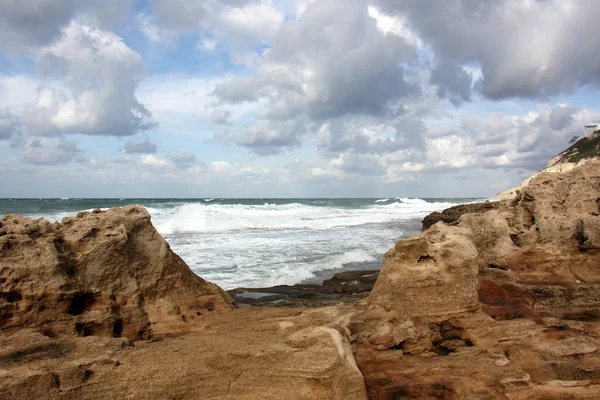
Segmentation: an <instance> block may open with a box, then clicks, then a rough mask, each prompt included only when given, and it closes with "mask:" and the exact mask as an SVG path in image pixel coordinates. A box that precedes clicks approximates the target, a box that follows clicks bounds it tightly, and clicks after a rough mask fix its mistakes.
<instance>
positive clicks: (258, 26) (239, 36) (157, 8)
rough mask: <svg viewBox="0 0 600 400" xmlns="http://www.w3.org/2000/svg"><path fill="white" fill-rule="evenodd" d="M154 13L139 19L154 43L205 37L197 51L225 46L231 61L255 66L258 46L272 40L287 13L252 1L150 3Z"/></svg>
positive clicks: (171, 0) (158, 0)
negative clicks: (184, 37)
mask: <svg viewBox="0 0 600 400" xmlns="http://www.w3.org/2000/svg"><path fill="white" fill-rule="evenodd" d="M150 5H151V10H152V12H151V13H149V14H142V15H141V16H140V17H139V22H140V26H141V30H142V31H143V32H144V33H145V34H146V36H147V37H149V38H150V39H152V40H154V41H161V40H164V41H167V42H171V43H172V42H174V41H175V39H176V38H177V37H178V36H180V35H182V34H186V33H196V34H199V35H201V36H203V37H202V38H201V39H199V41H198V44H197V46H196V48H197V49H198V50H200V51H213V50H214V49H215V48H217V46H218V45H219V44H222V45H223V46H224V47H226V48H227V49H228V51H229V57H230V60H231V62H233V63H234V64H240V65H242V64H243V65H248V66H251V65H255V64H257V63H259V62H260V57H261V54H260V52H257V46H258V47H260V46H261V45H265V44H268V43H270V39H271V38H272V37H273V36H274V34H275V33H276V32H277V31H278V29H279V26H281V24H282V23H283V21H284V19H285V17H284V14H283V13H282V12H280V11H278V10H277V9H276V8H274V7H273V6H272V5H271V4H270V2H268V1H252V0H220V1H211V0H209V1H195V0H151V2H150Z"/></svg>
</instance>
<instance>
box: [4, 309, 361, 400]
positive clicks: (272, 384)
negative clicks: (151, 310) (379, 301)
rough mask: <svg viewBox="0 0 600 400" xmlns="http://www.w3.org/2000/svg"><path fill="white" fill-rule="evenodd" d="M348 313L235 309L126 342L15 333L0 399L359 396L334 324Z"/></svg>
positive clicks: (355, 399)
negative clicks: (190, 328) (184, 328)
mask: <svg viewBox="0 0 600 400" xmlns="http://www.w3.org/2000/svg"><path fill="white" fill-rule="evenodd" d="M348 312H352V310H351V309H349V310H346V309H339V308H320V309H314V310H307V311H298V310H297V309H292V308H288V309H279V308H278V309H274V308H250V307H243V308H239V309H236V310H233V311H231V312H227V313H219V314H213V315H212V316H211V318H207V319H206V320H205V321H204V322H203V324H202V326H201V327H200V329H199V330H198V331H196V332H191V333H187V334H185V335H179V336H176V337H164V338H162V339H161V340H152V341H145V340H142V341H136V342H135V346H121V345H120V343H118V342H117V341H119V340H121V341H122V340H124V339H122V338H119V339H114V338H99V337H92V336H90V337H75V338H64V339H50V338H47V337H44V336H42V335H41V334H39V333H33V332H32V333H29V335H28V337H27V340H26V339H24V338H19V336H20V335H17V334H15V335H12V336H11V337H10V338H6V339H7V340H6V341H5V342H4V343H7V342H17V341H18V342H19V347H18V349H17V348H13V349H11V351H10V352H2V353H0V398H2V399H11V400H28V399H31V398H43V399H50V400H53V399H94V400H101V399H102V400H104V399H106V400H110V399H115V398H127V399H144V400H165V399H229V400H233V399H245V400H250V399H269V400H278V399H305V400H312V399H319V400H329V399H340V400H342V399H344V400H346V399H349V400H364V399H366V398H367V397H366V390H365V385H364V380H363V376H362V374H361V372H360V370H359V369H358V368H357V366H356V363H355V361H354V356H353V353H352V347H351V345H350V341H349V337H348V336H347V335H346V334H345V333H343V330H342V331H340V330H339V329H337V328H336V326H335V324H336V322H335V321H337V320H338V319H340V318H342V319H343V318H345V314H347V313H348ZM282 321H287V322H288V324H287V325H286V328H285V329H282V328H281V326H280V322H282ZM290 324H291V325H290ZM20 332H23V331H22V330H21V331H20ZM4 343H2V344H4ZM35 343H38V344H35ZM39 343H44V347H40V345H39ZM34 346H37V347H34ZM8 357H11V358H8Z"/></svg>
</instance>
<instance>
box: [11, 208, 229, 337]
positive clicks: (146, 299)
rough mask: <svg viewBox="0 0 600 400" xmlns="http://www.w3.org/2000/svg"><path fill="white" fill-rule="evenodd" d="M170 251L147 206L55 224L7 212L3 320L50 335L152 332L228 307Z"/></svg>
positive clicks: (223, 298) (221, 296) (217, 290)
mask: <svg viewBox="0 0 600 400" xmlns="http://www.w3.org/2000/svg"><path fill="white" fill-rule="evenodd" d="M231 304H232V301H231V299H230V298H229V296H228V295H227V294H226V293H225V292H223V291H222V290H221V289H220V288H219V287H218V286H216V285H214V284H212V283H208V282H205V281H204V280H203V279H202V278H200V277H198V276H196V275H195V274H194V273H193V272H192V271H191V270H190V269H189V267H188V266H187V265H186V264H185V263H184V262H183V261H182V260H181V258H179V256H177V255H176V254H175V253H173V252H172V251H171V249H170V248H169V245H168V244H167V243H166V242H165V240H164V239H163V238H162V237H161V236H160V235H159V234H158V232H157V231H156V230H155V229H154V227H153V226H152V224H151V222H150V215H149V214H148V213H147V212H146V210H145V209H144V208H142V207H140V206H127V207H123V208H119V209H111V210H108V211H99V210H98V211H94V212H84V213H80V214H78V215H77V217H72V218H65V219H64V220H63V221H62V223H55V224H51V223H49V222H48V221H45V220H43V219H38V220H32V219H28V218H22V217H17V216H15V215H7V216H5V217H4V218H3V219H2V220H0V310H1V311H0V329H2V330H7V329H15V328H21V327H35V328H36V329H38V330H39V331H40V332H41V333H43V334H44V335H46V336H48V337H51V338H53V337H65V336H90V335H101V336H117V337H118V336H126V337H129V338H132V339H140V338H150V337H152V336H154V335H160V334H165V333H168V332H170V331H180V330H182V329H183V330H185V325H186V324H185V320H186V319H187V318H195V317H199V316H202V315H205V314H208V313H211V312H212V311H218V310H225V309H229V308H231Z"/></svg>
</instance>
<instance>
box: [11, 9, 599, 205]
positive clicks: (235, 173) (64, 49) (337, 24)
mask: <svg viewBox="0 0 600 400" xmlns="http://www.w3.org/2000/svg"><path fill="white" fill-rule="evenodd" d="M598 15H600V1H596V0H546V1H539V0H538V1H534V0H497V1H484V0H447V1H439V0H316V1H309V0H281V1H275V0H272V1H267V0H223V1H216V0H130V1H129V0H104V1H100V0H27V1H23V0H3V1H1V2H0V197H355V196H356V197H390V196H401V197H407V196H410V197H414V196H420V197H446V196H448V197H468V196H489V195H492V194H494V193H496V192H498V191H501V190H504V189H507V188H509V187H511V186H514V185H516V184H518V183H519V182H520V181H522V180H523V179H524V178H526V177H527V176H529V174H531V172H532V171H535V170H538V169H540V168H542V167H544V166H545V165H546V163H547V162H548V160H549V158H551V157H552V156H554V155H556V154H557V153H558V152H560V151H561V150H562V149H564V148H565V147H566V145H567V143H568V141H569V139H571V138H572V137H573V136H574V135H582V134H584V131H583V124H584V123H586V122H597V121H598V120H600V102H599V99H600V97H599V94H600V90H599V88H600V87H599V84H600V52H599V51H598V49H600V35H598V24H597V16H598Z"/></svg>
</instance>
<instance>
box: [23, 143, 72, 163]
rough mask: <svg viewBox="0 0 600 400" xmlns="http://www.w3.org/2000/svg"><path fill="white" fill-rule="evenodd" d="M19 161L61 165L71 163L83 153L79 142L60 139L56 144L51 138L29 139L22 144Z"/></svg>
mask: <svg viewBox="0 0 600 400" xmlns="http://www.w3.org/2000/svg"><path fill="white" fill-rule="evenodd" d="M20 150H21V153H20V155H19V159H20V160H21V161H22V162H24V163H27V164H33V165H60V164H67V163H69V162H71V161H72V160H73V159H74V158H75V156H76V155H77V154H79V153H80V152H81V150H79V149H78V148H77V142H76V141H75V140H70V139H64V138H62V139H60V140H59V141H58V142H56V141H55V140H53V139H50V138H33V139H32V138H29V139H24V140H22V141H21V143H20Z"/></svg>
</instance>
